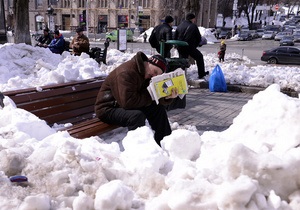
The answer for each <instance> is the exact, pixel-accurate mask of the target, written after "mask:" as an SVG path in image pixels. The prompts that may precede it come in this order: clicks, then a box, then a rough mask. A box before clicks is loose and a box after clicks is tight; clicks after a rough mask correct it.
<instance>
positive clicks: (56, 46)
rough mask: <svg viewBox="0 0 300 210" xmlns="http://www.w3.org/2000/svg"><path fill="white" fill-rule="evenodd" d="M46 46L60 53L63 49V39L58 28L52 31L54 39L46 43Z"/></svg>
mask: <svg viewBox="0 0 300 210" xmlns="http://www.w3.org/2000/svg"><path fill="white" fill-rule="evenodd" d="M48 48H49V49H50V50H51V52H53V53H56V54H62V53H63V51H64V50H65V39H64V36H63V35H62V34H61V33H60V32H59V30H55V31H54V39H53V40H52V41H51V43H50V44H49V45H48Z"/></svg>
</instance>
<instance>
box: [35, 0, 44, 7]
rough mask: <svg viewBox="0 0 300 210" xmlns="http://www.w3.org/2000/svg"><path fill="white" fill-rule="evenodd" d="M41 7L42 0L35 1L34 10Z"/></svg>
mask: <svg viewBox="0 0 300 210" xmlns="http://www.w3.org/2000/svg"><path fill="white" fill-rule="evenodd" d="M39 7H43V0H36V8H39Z"/></svg>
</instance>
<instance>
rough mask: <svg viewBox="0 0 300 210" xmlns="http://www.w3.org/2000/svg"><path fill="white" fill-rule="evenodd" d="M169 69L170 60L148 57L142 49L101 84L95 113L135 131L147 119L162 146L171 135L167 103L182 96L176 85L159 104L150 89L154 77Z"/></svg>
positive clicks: (159, 56) (158, 56)
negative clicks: (168, 61) (148, 88)
mask: <svg viewBox="0 0 300 210" xmlns="http://www.w3.org/2000/svg"><path fill="white" fill-rule="evenodd" d="M166 70H167V61H166V60H165V59H164V58H163V57H162V56H161V55H153V56H152V57H150V58H148V57H147V56H146V55H145V54H144V53H143V52H138V53H137V54H136V55H135V56H134V57H133V58H132V59H131V60H129V61H127V62H125V63H123V64H121V65H120V66H118V67H117V68H116V69H114V70H113V71H112V72H111V73H110V74H109V75H108V76H107V77H106V79H105V81H104V82H103V84H102V85H101V88H100V91H99V93H98V96H97V99H96V104H95V113H96V115H97V117H98V118H99V119H100V120H102V121H103V122H105V123H108V124H115V125H120V126H123V127H127V128H128V130H134V129H136V128H138V127H141V126H145V121H146V119H147V120H148V122H149V124H150V126H151V128H152V129H153V130H154V139H155V141H156V142H157V144H158V145H160V141H161V140H162V139H163V138H164V137H165V136H167V135H170V134H171V127H170V123H169V120H168V116H167V112H166V109H165V105H168V104H170V103H171V102H172V100H173V98H176V97H177V96H178V90H177V89H176V88H173V89H172V90H171V94H170V95H168V96H166V97H163V98H160V99H159V103H158V104H157V103H156V102H155V101H154V100H153V99H152V97H151V95H150V93H149V92H148V90H147V87H148V85H149V82H150V79H151V78H152V77H154V76H157V75H160V74H163V73H164V72H165V71H166Z"/></svg>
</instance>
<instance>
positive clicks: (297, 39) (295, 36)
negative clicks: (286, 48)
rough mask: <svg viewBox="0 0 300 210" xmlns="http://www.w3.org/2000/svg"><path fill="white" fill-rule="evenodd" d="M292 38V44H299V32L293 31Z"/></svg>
mask: <svg viewBox="0 0 300 210" xmlns="http://www.w3.org/2000/svg"><path fill="white" fill-rule="evenodd" d="M293 36H294V42H300V31H295V32H294V33H293Z"/></svg>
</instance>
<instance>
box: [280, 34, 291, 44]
mask: <svg viewBox="0 0 300 210" xmlns="http://www.w3.org/2000/svg"><path fill="white" fill-rule="evenodd" d="M279 43H280V46H294V37H293V36H284V37H282V39H281V40H280V42H279Z"/></svg>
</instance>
